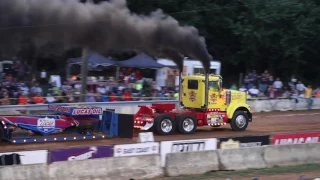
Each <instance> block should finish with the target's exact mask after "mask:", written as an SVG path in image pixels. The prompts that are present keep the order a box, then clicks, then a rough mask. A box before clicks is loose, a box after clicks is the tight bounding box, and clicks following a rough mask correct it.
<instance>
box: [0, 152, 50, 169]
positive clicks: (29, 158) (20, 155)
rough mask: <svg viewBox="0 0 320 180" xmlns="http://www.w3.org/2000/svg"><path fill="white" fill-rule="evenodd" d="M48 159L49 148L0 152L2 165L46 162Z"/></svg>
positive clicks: (0, 163) (0, 164)
mask: <svg viewBox="0 0 320 180" xmlns="http://www.w3.org/2000/svg"><path fill="white" fill-rule="evenodd" d="M47 159H48V151H47V150H38V151H19V152H5V153H0V166H7V165H19V164H22V165H26V164H46V163H47Z"/></svg>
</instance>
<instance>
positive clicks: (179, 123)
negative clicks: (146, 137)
mask: <svg viewBox="0 0 320 180" xmlns="http://www.w3.org/2000/svg"><path fill="white" fill-rule="evenodd" d="M154 121H155V124H154V125H155V131H156V133H157V134H159V135H169V134H173V133H174V131H175V130H177V131H178V132H179V133H181V134H193V133H195V131H196V129H197V121H196V119H195V117H194V116H193V115H189V114H181V115H178V116H177V117H176V119H173V118H172V116H170V115H167V114H160V115H159V116H157V117H156V118H155V119H154Z"/></svg>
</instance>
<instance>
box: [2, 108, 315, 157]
mask: <svg viewBox="0 0 320 180" xmlns="http://www.w3.org/2000/svg"><path fill="white" fill-rule="evenodd" d="M313 131H320V111H295V112H292V111H291V112H268V113H255V114H254V115H253V122H252V123H250V124H249V126H248V129H247V130H246V131H244V132H234V131H231V128H230V126H229V125H226V126H224V127H220V128H210V127H203V128H201V129H199V130H198V131H197V133H196V134H193V135H181V134H174V135H171V136H155V141H166V140H182V139H200V138H201V139H202V138H213V137H215V138H217V137H232V136H244V135H267V134H280V133H296V132H313ZM136 142H137V138H136V137H135V138H133V139H118V138H115V139H104V140H91V141H73V142H52V143H35V144H7V143H1V144H0V147H1V148H0V152H8V151H22V150H24V151H25V150H39V149H56V148H67V147H77V146H90V145H114V144H124V143H136Z"/></svg>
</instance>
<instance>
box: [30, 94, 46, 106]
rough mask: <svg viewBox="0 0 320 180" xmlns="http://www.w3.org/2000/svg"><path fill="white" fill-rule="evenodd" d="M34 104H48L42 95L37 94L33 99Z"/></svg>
mask: <svg viewBox="0 0 320 180" xmlns="http://www.w3.org/2000/svg"><path fill="white" fill-rule="evenodd" d="M33 103H35V104H44V103H46V100H45V99H44V98H43V97H42V96H41V94H40V93H37V94H36V95H35V96H34V97H33Z"/></svg>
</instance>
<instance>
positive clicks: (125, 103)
mask: <svg viewBox="0 0 320 180" xmlns="http://www.w3.org/2000/svg"><path fill="white" fill-rule="evenodd" d="M153 103H175V104H177V105H179V101H177V100H161V101H159V100H157V101H117V102H80V103H54V104H55V105H87V106H98V107H102V108H107V107H121V106H138V105H151V104H153ZM43 110H48V104H28V105H8V106H0V111H43Z"/></svg>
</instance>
